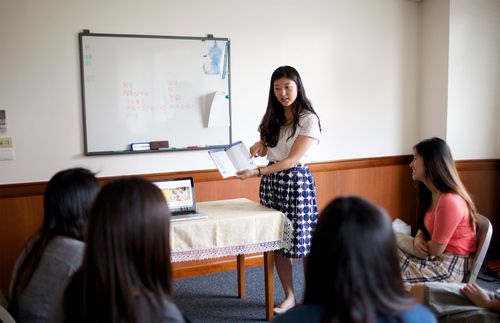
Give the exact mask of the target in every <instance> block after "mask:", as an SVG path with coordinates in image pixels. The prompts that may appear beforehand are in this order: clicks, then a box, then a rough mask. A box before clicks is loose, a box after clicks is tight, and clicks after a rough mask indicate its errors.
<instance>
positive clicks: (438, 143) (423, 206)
mask: <svg viewBox="0 0 500 323" xmlns="http://www.w3.org/2000/svg"><path fill="white" fill-rule="evenodd" d="M413 148H414V149H415V151H416V153H417V154H419V155H420V156H421V157H422V159H423V162H424V168H425V176H426V179H427V180H428V181H430V182H431V183H432V185H434V187H435V188H436V189H437V190H438V191H440V192H441V193H455V194H458V195H460V196H461V197H462V198H463V199H464V200H465V202H466V203H467V206H468V207H469V211H470V221H471V222H470V223H471V226H472V227H473V228H475V227H476V222H477V211H476V207H475V205H474V202H472V199H471V197H470V195H469V193H468V192H467V190H466V189H465V186H464V184H463V183H462V181H461V180H460V176H459V175H458V171H457V168H456V166H455V162H454V161H453V156H452V155H451V150H450V147H449V146H448V144H447V143H446V142H445V141H444V140H443V139H440V138H436V137H433V138H430V139H425V140H422V141H421V142H419V143H418V144H416V145H415V146H414V147H413ZM431 204H432V192H431V191H430V190H429V188H428V187H427V186H426V185H425V184H424V183H422V182H420V181H419V182H418V206H417V221H418V227H419V229H420V230H422V232H423V233H424V236H425V237H426V238H427V239H430V234H429V231H427V229H426V228H425V225H424V217H425V213H426V212H427V211H428V210H429V208H430V207H431Z"/></svg>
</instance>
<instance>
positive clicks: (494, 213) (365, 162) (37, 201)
mask: <svg viewBox="0 0 500 323" xmlns="http://www.w3.org/2000/svg"><path fill="white" fill-rule="evenodd" d="M411 158H412V157H411V156H409V155H405V156H392V157H379V158H364V159H355V160H343V161H332V162H322V163H313V164H311V165H310V168H311V170H312V172H313V174H314V177H315V181H316V186H317V191H318V204H319V208H320V211H321V210H322V209H323V208H324V207H325V206H326V205H327V204H328V202H329V201H331V200H332V199H333V198H335V197H337V196H340V195H347V194H354V195H359V196H363V197H365V198H367V199H370V200H372V201H373V202H375V203H377V204H379V205H381V206H382V207H384V208H385V209H386V210H387V212H388V213H389V214H390V216H391V217H393V218H401V219H402V220H404V221H405V222H408V223H410V224H412V225H414V224H415V218H414V214H415V207H416V199H415V186H414V184H413V182H412V180H411V172H410V168H409V167H408V164H409V163H410V161H411ZM457 166H458V168H459V172H460V176H461V177H462V179H463V181H464V183H465V185H466V186H467V188H468V189H469V191H470V193H471V195H472V196H473V198H474V201H475V202H476V204H477V206H478V209H479V211H480V212H481V213H482V214H484V215H486V216H488V217H489V218H490V219H491V220H492V222H493V224H494V230H495V231H496V228H497V227H498V225H499V223H500V220H497V219H500V214H499V210H500V198H498V197H500V193H499V192H500V160H474V161H462V162H457ZM142 176H144V177H146V178H148V179H151V180H155V179H163V178H173V177H184V176H192V177H194V180H195V186H196V193H197V197H196V199H197V201H200V202H201V201H211V200H221V199H230V198H240V197H245V198H248V199H250V200H253V201H258V200H259V198H258V190H259V179H258V178H251V179H248V180H245V181H240V180H238V179H225V180H223V179H221V177H220V175H219V173H218V172H217V171H216V170H201V171H191V172H172V173H161V174H147V175H142ZM115 178H117V177H105V178H100V179H99V181H100V183H101V185H104V184H105V183H107V182H109V181H111V180H113V179H115ZM46 184H47V183H46V182H37V183H22V184H7V185H0V223H1V225H0V289H1V290H2V291H4V293H6V291H7V289H8V285H9V282H10V278H11V274H12V268H13V266H14V263H15V261H16V259H17V257H18V255H19V254H20V252H21V250H22V248H23V247H24V245H25V243H26V241H27V239H28V238H29V236H30V235H31V234H33V233H34V232H35V231H36V230H37V229H38V228H39V227H40V225H41V223H42V219H43V192H44V190H45V187H46ZM495 231H494V239H493V240H494V241H496V242H498V241H499V239H498V236H499V235H497V234H495V233H496V232H495ZM247 263H248V265H260V264H262V257H260V256H258V255H255V256H252V257H249V258H248V261H247ZM234 268H235V257H226V258H221V259H217V260H207V261H200V262H189V263H177V264H174V277H177V278H180V277H187V276H192V275H199V274H207V273H212V272H217V271H223V270H230V269H234Z"/></svg>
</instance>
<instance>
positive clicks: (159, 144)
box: [149, 140, 169, 150]
mask: <svg viewBox="0 0 500 323" xmlns="http://www.w3.org/2000/svg"><path fill="white" fill-rule="evenodd" d="M149 146H150V149H152V150H158V149H163V148H168V147H169V146H168V140H160V141H150V142H149Z"/></svg>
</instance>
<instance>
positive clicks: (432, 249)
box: [427, 240, 447, 256]
mask: <svg viewBox="0 0 500 323" xmlns="http://www.w3.org/2000/svg"><path fill="white" fill-rule="evenodd" d="M446 246H447V244H441V243H437V242H434V241H432V240H429V241H427V249H428V250H429V255H430V256H439V255H442V254H443V252H444V251H445V249H446Z"/></svg>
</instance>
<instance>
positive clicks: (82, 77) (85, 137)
mask: <svg viewBox="0 0 500 323" xmlns="http://www.w3.org/2000/svg"><path fill="white" fill-rule="evenodd" d="M89 36H90V37H119V38H153V39H164V40H170V39H176V40H179V39H181V40H193V41H225V42H226V51H227V71H226V74H225V75H226V77H227V82H228V92H229V127H228V136H227V138H228V141H227V143H225V144H224V145H207V146H203V147H183V148H177V147H176V148H172V149H159V150H137V151H135V150H132V149H128V150H120V151H114V150H108V151H90V150H89V145H88V144H89V143H88V133H87V131H88V129H87V106H86V100H85V97H86V96H85V93H86V92H85V68H84V67H85V59H84V48H83V37H89ZM78 40H79V54H80V84H81V95H82V118H83V141H84V155H85V156H99V155H127V154H144V153H158V152H177V151H191V150H208V149H214V148H222V147H226V146H227V145H229V144H231V142H232V105H231V101H232V95H231V41H230V39H229V38H225V37H213V35H211V34H208V35H207V36H206V37H194V36H162V35H140V34H109V33H91V32H90V31H89V30H88V29H85V30H84V31H83V32H81V33H79V34H78Z"/></svg>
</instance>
